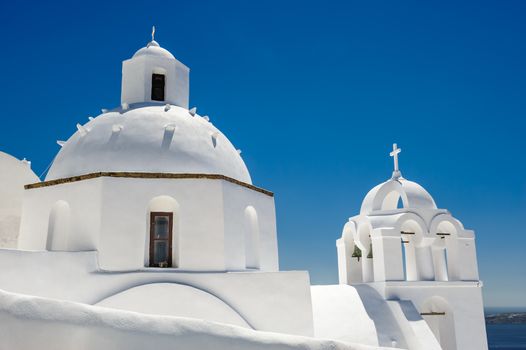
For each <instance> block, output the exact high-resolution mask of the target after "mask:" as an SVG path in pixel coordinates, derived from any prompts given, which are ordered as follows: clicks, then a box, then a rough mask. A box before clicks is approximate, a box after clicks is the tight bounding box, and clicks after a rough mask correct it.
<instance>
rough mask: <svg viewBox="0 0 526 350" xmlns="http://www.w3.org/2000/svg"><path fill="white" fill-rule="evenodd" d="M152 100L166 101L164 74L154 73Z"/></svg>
mask: <svg viewBox="0 0 526 350" xmlns="http://www.w3.org/2000/svg"><path fill="white" fill-rule="evenodd" d="M152 101H164V74H152Z"/></svg>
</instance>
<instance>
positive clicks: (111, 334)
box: [0, 290, 386, 350]
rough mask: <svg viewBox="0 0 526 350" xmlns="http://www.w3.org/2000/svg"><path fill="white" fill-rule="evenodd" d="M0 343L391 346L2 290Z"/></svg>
mask: <svg viewBox="0 0 526 350" xmlns="http://www.w3.org/2000/svg"><path fill="white" fill-rule="evenodd" d="M0 324H2V327H0V347H1V348H5V349H18V350H33V349H42V350H51V349H53V350H70V349H79V348H82V349H98V350H120V349H122V350H124V349H125V350H142V349H148V348H151V346H152V344H155V348H159V349H200V350H208V349H209V350H212V349H213V350H259V349H261V350H263V349H265V350H268V349H271V350H272V349H275V350H289V349H290V350H295V349H298V350H299V349H302V350H326V349H333V350H372V349H378V350H381V349H386V348H380V347H371V346H366V345H357V344H356V345H355V344H348V343H342V342H338V341H333V340H320V339H315V338H310V337H300V336H293V335H286V334H277V333H268V332H260V331H254V330H251V329H246V328H242V327H236V326H230V325H224V324H218V323H213V322H209V321H204V320H196V319H188V318H182V317H169V316H159V315H156V316H152V315H144V314H139V313H135V312H129V311H121V310H114V309H107V308H102V307H96V306H89V305H83V304H79V303H74V302H66V301H57V300H52V299H47V298H40V297H32V296H25V295H20V294H14V293H7V292H4V291H1V290H0Z"/></svg>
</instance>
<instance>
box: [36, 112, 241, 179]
mask: <svg viewBox="0 0 526 350" xmlns="http://www.w3.org/2000/svg"><path fill="white" fill-rule="evenodd" d="M112 171H113V172H153V173H185V174H186V173H193V174H220V175H225V176H228V177H231V178H234V179H236V180H239V181H242V182H246V183H251V178H250V174H249V172H248V169H247V167H246V166H245V163H244V162H243V159H242V158H241V156H240V154H239V153H238V152H237V150H236V148H235V147H234V146H233V145H232V143H231V142H230V141H229V140H228V138H227V137H226V136H225V135H224V134H223V133H221V131H219V130H218V129H217V128H216V127H215V126H214V125H213V124H212V123H210V122H209V121H207V120H205V119H204V118H201V117H200V116H198V115H197V114H196V115H195V116H192V115H191V114H190V113H189V112H188V110H187V109H185V108H182V107H177V106H172V107H171V108H170V109H169V110H167V111H166V110H165V106H164V104H160V105H159V104H158V105H139V106H135V107H133V108H131V109H129V110H126V111H123V110H120V109H119V110H115V111H111V112H107V113H103V114H101V115H99V116H98V117H96V118H94V119H93V120H91V121H89V122H88V123H86V124H85V125H83V126H82V128H81V130H77V132H75V133H74V134H73V135H72V136H71V137H70V138H69V140H67V142H66V143H65V144H64V145H63V146H62V148H61V149H60V151H59V153H58V154H57V156H56V158H55V160H54V162H53V165H52V166H51V168H50V169H49V172H48V174H47V176H46V180H53V179H59V178H65V177H71V176H77V175H85V174H89V173H96V172H112Z"/></svg>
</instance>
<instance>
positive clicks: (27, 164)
mask: <svg viewBox="0 0 526 350" xmlns="http://www.w3.org/2000/svg"><path fill="white" fill-rule="evenodd" d="M21 162H22V163H23V164H24V165H26V166H27V167H28V168H31V161H29V160H27V159H26V158H24V159H22V160H21Z"/></svg>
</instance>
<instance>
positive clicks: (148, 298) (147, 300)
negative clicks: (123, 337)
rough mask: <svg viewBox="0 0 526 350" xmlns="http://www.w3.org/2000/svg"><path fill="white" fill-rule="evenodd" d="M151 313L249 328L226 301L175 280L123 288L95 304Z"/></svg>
mask: <svg viewBox="0 0 526 350" xmlns="http://www.w3.org/2000/svg"><path fill="white" fill-rule="evenodd" d="M96 305H97V306H104V307H109V308H113V309H121V310H129V311H136V312H140V313H143V314H152V315H168V316H171V315H177V316H179V317H189V318H197V319H203V320H208V321H212V322H220V323H228V324H231V325H235V326H240V327H245V328H250V326H249V325H248V324H247V322H246V321H245V320H244V319H243V318H242V317H241V316H240V315H239V314H238V313H237V312H236V311H235V310H234V309H232V308H231V307H230V306H229V305H227V304H226V303H225V302H223V301H222V300H221V299H219V298H217V297H216V296H214V295H212V294H210V293H207V292H205V291H203V290H200V289H197V288H194V287H190V286H186V285H183V284H175V283H151V284H145V285H142V286H137V287H133V288H130V289H127V290H125V291H123V292H120V293H118V294H115V295H112V296H110V297H108V298H106V299H103V300H101V301H100V302H98V303H97V304H96Z"/></svg>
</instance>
